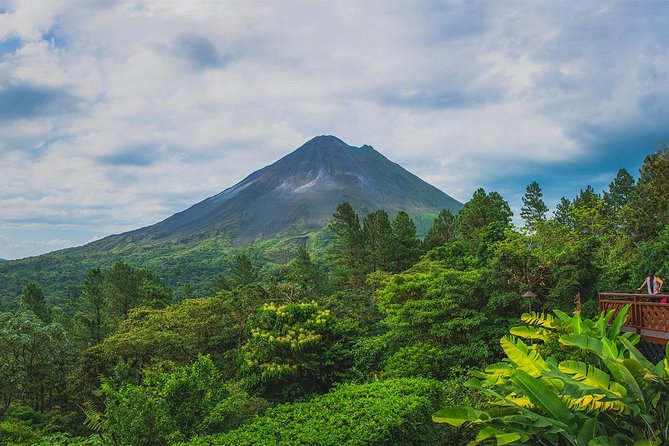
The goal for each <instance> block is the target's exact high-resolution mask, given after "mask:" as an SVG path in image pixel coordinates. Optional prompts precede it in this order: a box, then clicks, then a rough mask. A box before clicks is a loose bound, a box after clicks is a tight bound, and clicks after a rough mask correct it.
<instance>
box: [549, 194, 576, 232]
mask: <svg viewBox="0 0 669 446" xmlns="http://www.w3.org/2000/svg"><path fill="white" fill-rule="evenodd" d="M553 220H554V221H555V222H556V223H557V224H559V225H561V226H566V227H568V228H570V229H571V228H572V227H573V226H574V222H573V221H572V218H571V201H569V200H568V199H567V198H565V197H562V198H560V202H559V203H558V204H557V206H556V207H555V213H554V215H553Z"/></svg>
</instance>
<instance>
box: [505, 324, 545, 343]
mask: <svg viewBox="0 0 669 446" xmlns="http://www.w3.org/2000/svg"><path fill="white" fill-rule="evenodd" d="M509 332H510V333H511V334H512V335H514V336H518V337H520V338H525V339H539V340H541V341H546V339H547V337H548V335H549V334H550V333H551V331H550V330H546V329H545V328H543V327H533V326H527V325H521V326H518V327H511V329H510V330H509Z"/></svg>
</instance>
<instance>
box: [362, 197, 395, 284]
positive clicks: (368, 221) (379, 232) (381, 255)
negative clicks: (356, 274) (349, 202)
mask: <svg viewBox="0 0 669 446" xmlns="http://www.w3.org/2000/svg"><path fill="white" fill-rule="evenodd" d="M390 232H391V228H390V218H389V217H388V213H387V212H386V211H384V210H383V209H379V210H378V211H375V212H372V213H371V214H368V215H367V216H366V217H365V219H364V220H363V222H362V233H363V237H364V241H365V247H366V248H367V252H368V254H369V263H370V269H371V270H372V271H376V270H377V269H383V268H384V267H385V266H387V264H388V255H389V247H388V242H389V239H390Z"/></svg>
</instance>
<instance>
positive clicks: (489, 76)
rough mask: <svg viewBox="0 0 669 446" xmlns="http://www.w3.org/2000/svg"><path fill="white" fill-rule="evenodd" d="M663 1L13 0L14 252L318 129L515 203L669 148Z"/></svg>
mask: <svg viewBox="0 0 669 446" xmlns="http://www.w3.org/2000/svg"><path fill="white" fill-rule="evenodd" d="M668 23H669V1H667V0H644V1H637V0H629V1H616V0H612V1H595V0H583V1H578V2H567V1H558V0H556V1H541V0H538V1H529V0H527V1H522V0H518V1H512V0H502V1H500V0H490V1H485V0H480V1H479V0H466V1H464V0H463V1H456V0H453V1H418V0H416V1H401V2H388V1H374V0H370V1H360V0H350V1H348V0H344V1H337V0H329V1H318V0H313V1H305V0H302V1H294V0H281V1H271V0H269V1H268V0H263V1H256V0H239V1H232V0H189V1H183V0H156V1H150V0H145V1H135V0H98V1H96V0H85V1H79V0H48V1H44V0H16V1H12V0H10V1H8V0H0V258H5V259H15V258H22V257H26V256H32V255H37V254H41V253H45V252H49V251H53V250H56V249H61V248H65V247H70V246H76V245H81V244H84V243H87V242H90V241H92V240H96V239H99V238H102V237H104V236H106V235H109V234H112V233H120V232H124V231H128V230H132V229H137V228H139V227H143V226H146V225H150V224H153V223H157V222H158V221H161V220H163V219H165V218H167V217H168V216H170V215H172V214H174V213H175V212H178V211H181V210H183V209H186V208H187V207H189V206H190V205H192V204H195V203H196V202H199V201H201V200H202V199H204V198H206V197H209V196H212V195H215V194H216V193H218V192H220V191H222V190H224V189H225V188H227V187H230V186H232V185H234V184H235V183H237V182H239V181H241V180H242V179H243V178H244V177H246V176H247V175H248V174H250V173H251V172H253V171H255V170H257V169H259V168H262V167H264V166H265V165H268V164H271V163H272V162H274V161H276V160H278V159H279V158H281V157H282V156H284V155H286V154H288V153H289V152H291V151H292V150H294V149H296V148H297V147H299V146H300V145H302V144H303V143H304V142H306V141H307V140H309V139H311V138H312V137H314V136H317V135H322V134H331V135H336V136H337V137H339V138H341V139H342V140H344V141H345V142H347V143H348V144H351V145H355V146H360V145H363V144H369V145H371V146H373V147H374V148H375V149H376V150H378V151H379V152H381V153H382V154H384V155H385V156H386V157H388V158H389V159H391V160H392V161H394V162H397V163H399V164H400V165H402V166H403V167H404V168H406V169H407V170H409V171H411V172H413V173H414V174H416V175H418V176H419V177H421V178H422V179H424V180H426V181H428V182H429V183H431V184H433V185H434V186H436V187H438V188H440V189H441V190H443V191H444V192H446V193H447V194H449V195H451V196H452V197H454V198H456V199H458V200H459V201H461V202H465V201H467V200H468V199H469V198H471V195H472V193H473V192H474V191H475V190H476V189H477V188H479V187H483V188H484V189H485V190H486V191H493V190H494V191H497V192H499V193H500V194H502V196H504V198H505V199H506V200H507V201H508V202H509V203H510V205H511V207H512V209H513V210H514V212H515V214H516V217H515V220H514V221H516V222H519V220H518V217H517V215H518V214H519V209H520V207H521V206H522V196H523V194H524V193H525V187H526V186H527V185H528V184H529V183H530V182H532V181H535V180H536V181H538V182H539V184H540V186H541V188H542V190H543V193H544V200H545V201H546V204H547V205H548V206H549V207H550V208H551V209H553V208H554V206H555V204H557V202H558V201H559V199H560V197H563V196H564V197H567V198H570V199H571V198H573V197H575V196H576V195H577V194H578V193H579V191H580V189H582V188H584V187H585V186H586V185H588V184H590V185H592V186H593V187H594V188H595V190H596V191H599V192H601V191H603V190H605V189H606V188H607V186H608V184H609V183H610V182H611V181H612V180H613V178H614V177H615V175H616V173H617V171H618V169H620V168H625V169H627V170H628V171H629V172H630V173H631V174H632V175H633V176H635V177H636V176H637V175H638V170H639V167H640V166H641V164H642V162H643V159H644V158H645V157H646V156H647V155H649V154H651V153H654V152H655V151H657V150H658V149H660V148H661V147H663V146H664V145H666V144H668V143H669V26H667V24H668Z"/></svg>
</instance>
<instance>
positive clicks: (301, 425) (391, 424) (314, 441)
mask: <svg viewBox="0 0 669 446" xmlns="http://www.w3.org/2000/svg"><path fill="white" fill-rule="evenodd" d="M443 398H444V388H443V385H442V383H440V382H438V381H434V380H430V379H423V378H419V379H416V378H413V379H410V378H404V379H388V380H383V381H377V382H373V383H370V384H345V385H341V386H340V387H337V388H335V389H334V390H332V391H331V392H330V393H328V394H326V395H322V396H318V397H316V398H314V399H312V400H310V401H308V402H300V403H293V404H284V405H281V406H277V407H275V408H273V409H270V410H269V411H268V412H267V413H266V414H265V415H264V416H263V417H260V418H258V419H257V420H255V421H254V422H252V423H250V424H248V425H245V426H243V427H241V428H239V429H237V430H234V431H232V432H228V433H227V434H223V435H216V436H208V437H199V438H194V439H193V440H191V441H190V442H189V443H184V444H182V446H186V445H187V446H204V445H213V444H215V445H235V446H245V445H248V446H251V445H254V446H255V445H263V446H272V445H281V446H297V445H320V446H330V445H331V446H347V445H350V446H352V445H361V446H362V445H368V446H374V445H389V444H392V445H396V446H399V445H416V444H453V443H450V442H449V443H446V441H447V440H448V436H447V435H448V433H449V432H450V431H449V430H448V429H444V426H438V425H435V424H433V423H430V422H429V414H430V413H431V411H432V410H434V408H436V407H437V406H439V404H440V403H441V401H443ZM423 417H428V418H423Z"/></svg>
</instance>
